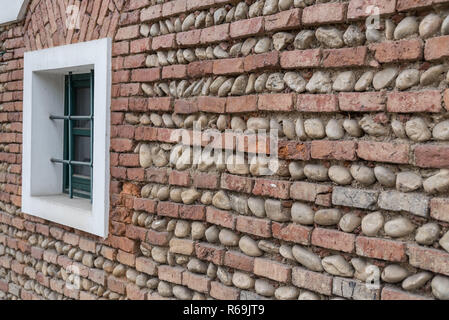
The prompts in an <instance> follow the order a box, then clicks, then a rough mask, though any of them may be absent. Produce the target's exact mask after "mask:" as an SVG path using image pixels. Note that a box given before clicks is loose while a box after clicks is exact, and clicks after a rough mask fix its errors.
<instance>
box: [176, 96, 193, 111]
mask: <svg viewBox="0 0 449 320" xmlns="http://www.w3.org/2000/svg"><path fill="white" fill-rule="evenodd" d="M196 112H198V105H197V104H196V99H178V100H176V101H175V113H177V114H190V113H196Z"/></svg>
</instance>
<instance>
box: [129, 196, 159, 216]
mask: <svg viewBox="0 0 449 320" xmlns="http://www.w3.org/2000/svg"><path fill="white" fill-rule="evenodd" d="M156 205H157V202H156V201H154V200H150V199H139V198H136V199H134V206H133V209H134V210H137V211H145V212H148V213H155V212H156Z"/></svg>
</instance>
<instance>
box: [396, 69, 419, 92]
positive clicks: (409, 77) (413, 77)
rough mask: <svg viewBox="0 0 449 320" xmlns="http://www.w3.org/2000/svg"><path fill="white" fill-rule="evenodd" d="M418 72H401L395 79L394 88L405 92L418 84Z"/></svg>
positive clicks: (411, 70)
mask: <svg viewBox="0 0 449 320" xmlns="http://www.w3.org/2000/svg"><path fill="white" fill-rule="evenodd" d="M419 79H420V77H419V71H418V70H416V69H407V70H404V71H402V72H401V73H400V74H399V75H398V77H397V78H396V88H398V89H399V90H405V89H408V88H411V87H413V86H415V85H417V84H418V83H419Z"/></svg>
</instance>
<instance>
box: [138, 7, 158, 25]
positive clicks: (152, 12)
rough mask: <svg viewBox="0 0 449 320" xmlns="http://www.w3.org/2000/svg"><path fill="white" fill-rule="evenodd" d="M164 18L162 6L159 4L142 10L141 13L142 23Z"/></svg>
mask: <svg viewBox="0 0 449 320" xmlns="http://www.w3.org/2000/svg"><path fill="white" fill-rule="evenodd" d="M161 17H162V5H161V4H157V5H154V6H151V7H148V8H145V9H142V11H141V12H140V21H141V22H148V21H153V20H157V19H159V18H161Z"/></svg>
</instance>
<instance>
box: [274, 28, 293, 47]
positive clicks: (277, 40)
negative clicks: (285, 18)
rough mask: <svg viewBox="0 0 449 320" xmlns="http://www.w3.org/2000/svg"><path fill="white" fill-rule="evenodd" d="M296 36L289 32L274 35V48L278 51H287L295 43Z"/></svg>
mask: <svg viewBox="0 0 449 320" xmlns="http://www.w3.org/2000/svg"><path fill="white" fill-rule="evenodd" d="M293 39H294V36H293V35H292V34H291V33H288V32H278V33H275V34H274V35H273V47H274V49H275V50H277V51H281V50H283V49H285V48H286V47H287V46H288V45H289V44H291V43H292V42H293Z"/></svg>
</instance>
